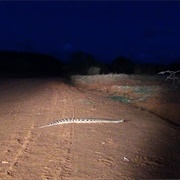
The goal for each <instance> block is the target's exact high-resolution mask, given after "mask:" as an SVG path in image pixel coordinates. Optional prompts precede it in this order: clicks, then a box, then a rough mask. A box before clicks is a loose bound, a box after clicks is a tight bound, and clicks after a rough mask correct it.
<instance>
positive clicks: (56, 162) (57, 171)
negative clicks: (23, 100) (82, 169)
mask: <svg viewBox="0 0 180 180" xmlns="http://www.w3.org/2000/svg"><path fill="white" fill-rule="evenodd" d="M65 86H66V85H65V84H61V86H59V85H56V82H55V83H54V84H52V88H53V90H54V92H55V93H54V95H53V97H54V96H55V98H54V99H55V102H54V104H53V107H52V110H51V113H50V114H51V115H49V118H47V119H48V120H49V119H51V116H52V114H53V112H54V109H55V108H56V105H57V104H58V102H59V101H58V97H59V96H60V95H59V94H61V97H62V100H61V101H60V103H62V102H63V106H62V108H61V113H62V115H61V117H59V118H64V117H66V115H67V117H68V115H69V113H68V111H67V109H69V105H68V103H69V96H68V94H67V93H66V91H67V89H66V88H65ZM59 92H60V93H59ZM70 102H71V101H70ZM73 107H74V106H73ZM73 116H74V108H73ZM70 128H71V129H70V132H67V127H61V133H60V135H61V136H62V138H61V139H60V140H61V143H63V149H61V150H59V149H58V148H60V147H59V144H58V143H56V142H55V143H56V144H57V146H55V148H56V149H54V151H58V152H60V153H61V156H58V154H54V155H53V160H52V162H48V164H46V166H44V168H43V170H42V173H41V175H40V177H41V178H42V179H44V180H47V179H55V180H59V179H60V178H61V179H65V178H67V177H68V176H69V174H70V172H71V168H70V167H71V166H70V165H71V159H72V158H71V154H70V152H71V148H70V144H72V139H73V138H72V136H73V128H72V127H71V126H70ZM68 129H69V128H68ZM61 151H62V152H61ZM52 153H53V150H51V151H50V153H49V155H50V154H52ZM62 154H63V156H62ZM64 156H65V157H64Z"/></svg>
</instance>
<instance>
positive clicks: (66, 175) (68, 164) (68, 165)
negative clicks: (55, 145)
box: [55, 85, 75, 180]
mask: <svg viewBox="0 0 180 180" xmlns="http://www.w3.org/2000/svg"><path fill="white" fill-rule="evenodd" d="M65 86H66V87H65ZM69 88H70V87H69V86H68V87H67V85H64V88H63V89H64V92H62V94H63V96H64V97H67V99H68V101H67V102H70V110H72V116H69V117H72V118H75V106H74V102H73V100H72V98H71V96H70V95H69V93H68V91H69V90H68V89H69ZM66 107H67V104H66ZM69 127H70V132H69V137H68V148H67V151H66V158H65V161H64V163H63V166H62V170H61V172H60V173H59V175H58V176H59V177H60V178H61V179H62V180H64V179H70V176H71V173H72V164H73V154H72V152H71V148H72V144H73V140H74V124H71V125H69ZM55 179H57V180H58V177H56V178H55Z"/></svg>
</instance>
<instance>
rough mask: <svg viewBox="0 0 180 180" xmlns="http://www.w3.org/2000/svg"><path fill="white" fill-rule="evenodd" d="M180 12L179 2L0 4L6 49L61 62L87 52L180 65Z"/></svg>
mask: <svg viewBox="0 0 180 180" xmlns="http://www.w3.org/2000/svg"><path fill="white" fill-rule="evenodd" d="M179 9H180V3H179V2H178V1H173V2H161V1H159V2H154V1H153V2H150V1H147V2H142V1H138V2H130V1H128V2H125V1H120V2H117V1H112V2H110V1H104V2H101V1H97V2H95V1H93V2H87V1H80V2H77V1H76V2H74V1H68V2H65V1H54V2H47V1H43V2H22V1H21V2H0V16H1V20H0V24H1V34H0V39H1V42H0V50H10V51H19V52H23V51H25V52H33V53H42V54H49V55H52V56H54V57H55V58H59V59H63V58H64V59H65V58H66V56H68V54H69V53H70V52H74V51H79V50H81V51H83V52H87V53H89V54H92V55H93V56H95V58H96V59H97V60H101V61H105V62H107V61H112V60H113V59H115V58H116V57H118V56H123V57H126V58H129V59H132V60H135V61H138V62H147V63H148V62H150V63H151V62H152V63H154V62H156V63H157V62H158V63H170V62H173V61H174V60H177V61H179V57H180V51H179V47H180V41H179V40H180V33H179V31H180V21H179V17H180V11H179Z"/></svg>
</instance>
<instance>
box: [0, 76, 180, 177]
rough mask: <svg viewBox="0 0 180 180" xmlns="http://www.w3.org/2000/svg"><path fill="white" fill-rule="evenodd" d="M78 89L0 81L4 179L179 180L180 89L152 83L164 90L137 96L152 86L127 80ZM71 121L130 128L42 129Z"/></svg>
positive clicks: (55, 82)
mask: <svg viewBox="0 0 180 180" xmlns="http://www.w3.org/2000/svg"><path fill="white" fill-rule="evenodd" d="M101 78H102V77H101ZM74 83H76V84H77V86H74V85H71V84H70V83H67V82H66V81H64V80H62V79H60V78H59V79H58V78H56V79H55V78H54V79H53V78H49V79H48V78H46V79H41V78H37V79H1V81H0V107H1V108H0V123H1V126H0V150H1V153H0V179H2V180H4V179H10V180H50V179H53V180H66V179H67V180H94V179H98V180H100V179H102V180H120V179H152V178H154V179H157V178H161V179H163V178H166V179H172V178H180V145H179V142H180V129H179V126H180V122H179V120H180V119H178V117H179V109H180V108H179V100H180V99H179V93H178V92H179V91H177V90H176V91H174V92H173V93H171V92H172V91H165V92H164V91H163V90H164V88H162V87H161V86H160V85H159V84H154V82H153V83H152V82H150V81H148V83H150V84H151V85H152V84H153V85H154V86H156V88H157V87H159V88H160V89H161V90H160V91H159V90H158V92H157V91H153V93H152V91H151V93H150V92H149V91H146V90H147V89H145V90H144V89H143V90H144V91H143V90H142V89H141V91H139V92H136V93H135V91H134V88H135V87H133V88H132V86H135V85H136V86H137V85H138V86H140V85H142V84H143V85H145V86H146V87H149V84H146V83H145V81H143V80H138V81H137V79H134V80H132V79H129V78H128V79H127V78H125V79H123V81H122V79H116V80H112V79H109V78H107V79H106V78H105V79H104V81H103V80H102V79H101V80H100V81H99V80H97V82H95V80H93V78H92V79H90V80H87V79H85V80H84V81H83V80H82V79H80V80H77V82H75V81H74ZM123 83H124V84H123ZM127 85H128V86H129V87H127ZM122 86H124V89H123V90H122ZM136 88H137V87H136ZM136 90H137V89H136ZM140 92H141V93H140ZM167 92H168V93H167ZM122 95H123V96H126V97H127V98H129V99H130V101H127V102H119V101H118V100H117V96H122ZM172 96H173V97H174V98H172ZM111 97H115V98H114V99H113V98H111ZM172 107H173V108H172ZM170 108H171V109H172V110H173V111H171V109H170ZM178 108H179V109H178ZM175 109H176V110H175ZM67 117H84V118H108V119H125V122H123V123H118V124H65V125H58V126H53V127H47V128H42V129H40V128H38V127H39V126H41V125H45V124H47V123H49V122H52V121H55V120H58V119H61V118H67Z"/></svg>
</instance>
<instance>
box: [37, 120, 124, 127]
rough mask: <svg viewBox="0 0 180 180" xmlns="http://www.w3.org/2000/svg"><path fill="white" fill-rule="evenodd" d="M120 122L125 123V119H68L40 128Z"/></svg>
mask: <svg viewBox="0 0 180 180" xmlns="http://www.w3.org/2000/svg"><path fill="white" fill-rule="evenodd" d="M120 122H124V119H120V120H111V119H98V118H66V119H61V120H57V121H54V122H51V123H49V124H47V125H44V126H40V127H39V128H44V127H49V126H56V125H60V124H72V123H78V124H80V123H120Z"/></svg>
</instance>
